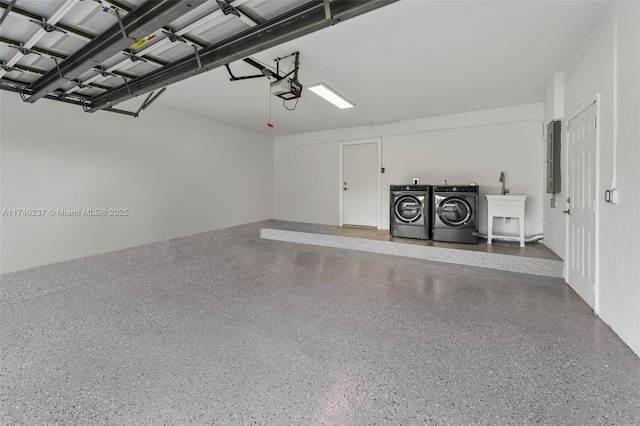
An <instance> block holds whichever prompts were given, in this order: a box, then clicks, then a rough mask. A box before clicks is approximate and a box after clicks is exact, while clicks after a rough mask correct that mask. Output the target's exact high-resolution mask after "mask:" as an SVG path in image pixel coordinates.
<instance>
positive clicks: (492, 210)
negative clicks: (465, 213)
mask: <svg viewBox="0 0 640 426" xmlns="http://www.w3.org/2000/svg"><path fill="white" fill-rule="evenodd" d="M485 197H487V219H488V226H487V242H488V243H489V244H491V242H492V241H491V240H492V239H493V237H494V236H495V235H493V218H494V217H508V218H512V219H513V218H517V219H518V224H519V225H520V236H519V237H518V240H519V241H520V246H521V247H524V203H525V201H526V200H527V196H526V195H511V194H506V195H489V194H487V195H485Z"/></svg>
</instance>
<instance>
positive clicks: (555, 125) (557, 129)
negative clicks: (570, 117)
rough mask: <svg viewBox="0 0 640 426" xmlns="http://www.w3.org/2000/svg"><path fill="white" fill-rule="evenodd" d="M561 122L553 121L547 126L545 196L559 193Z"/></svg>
mask: <svg viewBox="0 0 640 426" xmlns="http://www.w3.org/2000/svg"><path fill="white" fill-rule="evenodd" d="M561 139H562V122H561V121H560V120H553V121H550V122H549V124H547V194H557V193H559V192H560V184H561V181H560V142H561Z"/></svg>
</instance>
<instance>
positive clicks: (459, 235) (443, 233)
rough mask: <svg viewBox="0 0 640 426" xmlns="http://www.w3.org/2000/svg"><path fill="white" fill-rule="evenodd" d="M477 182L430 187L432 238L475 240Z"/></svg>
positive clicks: (475, 242)
mask: <svg viewBox="0 0 640 426" xmlns="http://www.w3.org/2000/svg"><path fill="white" fill-rule="evenodd" d="M478 189H479V188H478V186H476V185H465V186H454V185H443V186H434V187H433V221H432V226H433V230H432V234H433V240H434V241H447V242H452V243H469V244H478V192H479V191H478Z"/></svg>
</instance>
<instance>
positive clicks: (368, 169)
mask: <svg viewBox="0 0 640 426" xmlns="http://www.w3.org/2000/svg"><path fill="white" fill-rule="evenodd" d="M342 149H343V151H342V154H343V163H342V173H343V182H342V183H343V185H342V194H343V198H342V223H343V224H344V225H360V226H375V227H377V226H378V210H379V209H378V144H377V143H363V144H357V145H344V146H343V148H342Z"/></svg>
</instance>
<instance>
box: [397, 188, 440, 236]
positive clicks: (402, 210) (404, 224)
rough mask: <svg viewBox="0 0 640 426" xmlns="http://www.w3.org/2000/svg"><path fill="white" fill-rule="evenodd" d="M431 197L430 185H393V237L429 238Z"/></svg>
mask: <svg viewBox="0 0 640 426" xmlns="http://www.w3.org/2000/svg"><path fill="white" fill-rule="evenodd" d="M430 197H431V186H429V185H391V187H390V194H389V205H390V212H389V222H390V223H389V233H390V234H391V236H392V237H404V238H416V239H420V240H428V239H429V237H430V233H431V228H430V225H431V215H430V206H431V199H430Z"/></svg>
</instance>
